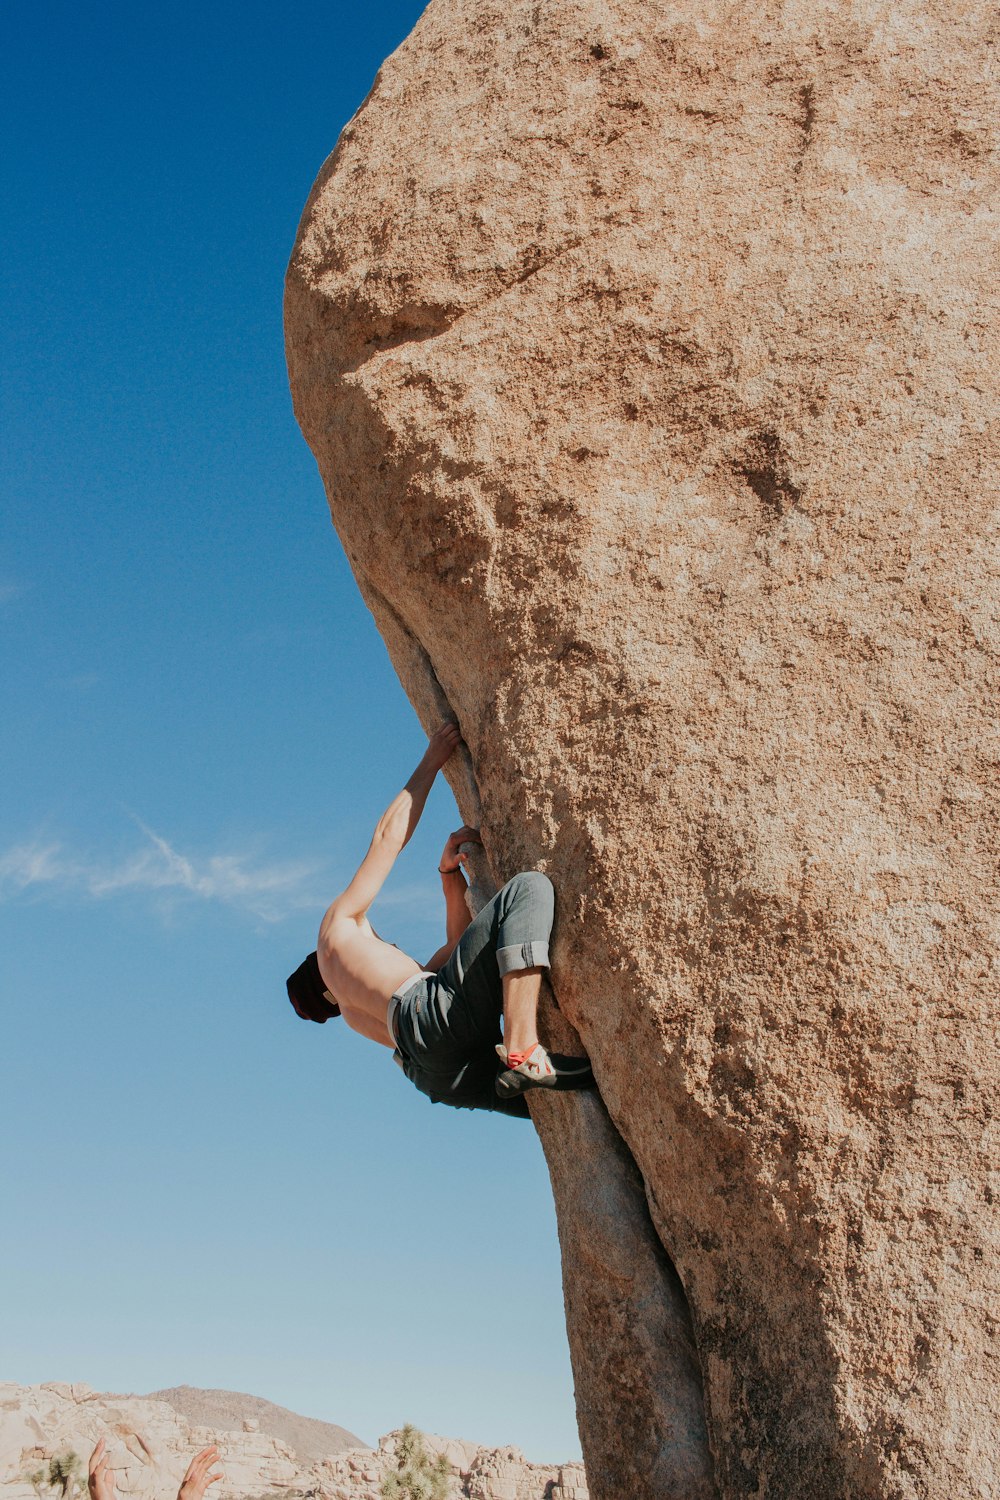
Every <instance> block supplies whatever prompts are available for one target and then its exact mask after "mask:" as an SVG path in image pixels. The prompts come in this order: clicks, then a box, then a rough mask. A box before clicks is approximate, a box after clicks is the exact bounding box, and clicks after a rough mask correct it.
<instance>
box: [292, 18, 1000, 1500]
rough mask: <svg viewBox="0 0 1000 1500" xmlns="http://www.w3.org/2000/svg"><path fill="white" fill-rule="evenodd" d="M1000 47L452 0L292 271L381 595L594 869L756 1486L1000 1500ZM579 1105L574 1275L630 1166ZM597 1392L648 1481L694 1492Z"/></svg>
mask: <svg viewBox="0 0 1000 1500" xmlns="http://www.w3.org/2000/svg"><path fill="white" fill-rule="evenodd" d="M995 26H996V19H995V9H994V8H993V7H990V6H986V5H979V4H975V3H970V4H962V5H959V6H956V5H954V4H952V3H950V0H948V3H945V0H923V3H908V0H902V3H899V0H895V3H889V0H865V3H855V4H848V3H846V0H830V3H823V4H821V3H819V0H812V3H801V4H800V3H789V4H785V5H782V6H780V7H777V6H764V7H762V6H760V5H758V4H750V3H749V0H735V3H728V0H727V3H726V4H725V5H723V4H722V3H721V0H706V3H703V4H698V5H695V4H694V3H693V0H684V3H678V4H656V3H654V4H641V5H640V4H639V3H638V0H632V3H629V4H601V5H597V4H586V3H580V4H571V3H566V0H554V3H552V4H548V5H544V6H539V5H536V4H535V3H534V0H532V3H531V4H528V3H525V0H504V4H502V5H500V4H493V3H486V0H432V3H431V4H430V6H429V7H428V9H427V10H426V11H425V13H424V15H423V16H422V18H421V20H420V21H419V23H418V24H417V26H416V28H415V30H414V31H413V33H412V34H411V36H410V37H409V38H408V39H407V40H406V41H405V42H404V44H403V45H402V46H401V47H400V48H399V49H398V51H397V52H396V53H394V54H393V56H392V57H391V58H390V59H389V60H388V62H387V63H386V64H385V65H384V67H383V68H382V70H381V72H380V74H379V76H378V78H377V80H376V83H375V86H374V88H373V90H372V92H371V94H370V95H369V97H368V99H367V100H366V101H365V103H364V105H363V106H362V108H361V109H360V110H359V111H358V113H357V115H356V116H355V117H354V119H353V120H352V121H351V123H350V124H349V125H348V126H347V128H346V129H345V130H344V131H343V133H342V136H341V139H340V141H339V143H338V145H337V149H336V151H335V152H334V154H333V155H332V156H331V157H330V159H329V160H328V161H327V163H326V165H325V166H324V167H323V170H322V172H321V173H320V176H319V179H318V181H317V183H316V186H315V188H314V190H313V193H312V195H311V197H310V199H309V203H308V205H307V207H306V210H305V213H304V216H303V220H302V224H301V227H300V232H299V237H298V240H297V242H296V245H295V250H294V254H293V257H292V263H291V267H290V270H289V277H288V285H287V303H286V319H287V324H286V326H287V339H288V355H289V367H290V372H291V380H292V388H293V395H294V399H295V407H296V412H297V415H298V417H299V420H300V422H301V424H302V427H303V430H304V432H305V434H306V436H307V438H308V440H309V442H310V444H311V446H312V448H313V450H314V452H315V454H316V457H317V460H318V462H319V465H320V469H321V471H322V474H323V477H324V480H325V483H326V486H327V491H328V494H329V498H330V504H331V509H332V512H333V516H334V520H335V523H336V526H337V529H338V531H339V533H340V536H341V538H342V540H343V543H344V546H345V548H346V551H347V554H348V556H349V558H350V560H351V563H352V566H353V567H354V570H355V574H356V576H357V578H358V582H359V586H360V587H361V589H362V592H363V594H364V596H365V598H366V600H367V601H368V603H369V605H370V606H371V608H372V610H373V613H374V615H375V618H376V620H377V622H378V624H379V627H380V629H381V630H382V632H383V634H384V636H385V638H386V641H387V644H388V646H389V649H390V652H391V654H392V656H393V660H394V662H395V664H396V666H397V669H398V671H399V673H400V676H401V678H402V680H403V683H404V685H405V686H406V688H407V690H408V692H409V693H410V695H411V697H412V698H413V700H414V702H415V703H416V704H417V706H418V708H419V709H420V710H421V713H422V714H423V716H424V718H425V721H426V722H427V723H428V724H430V722H431V721H432V720H433V719H434V717H435V716H436V715H440V713H441V712H442V711H444V710H450V711H451V712H453V713H454V714H455V715H456V716H457V717H458V719H459V721H460V723H461V727H462V731H463V734H464V736H465V739H466V741H467V743H468V746H469V752H470V758H469V761H468V763H467V765H466V766H465V767H464V768H462V769H461V770H460V772H459V773H458V774H457V775H456V778H455V782H454V784H455V786H456V790H457V791H458V793H459V796H460V799H461V802H462V807H463V812H464V813H465V815H466V816H467V817H470V818H472V817H480V816H481V819H482V823H483V828H484V834H485V838H486V842H487V847H488V849H489V851H490V856H491V861H492V872H493V876H494V878H495V879H497V880H502V879H505V878H506V877H508V876H509V875H510V874H512V873H513V872H514V871H516V870H517V869H519V868H522V867H532V866H539V867H542V868H544V869H546V870H547V871H548V872H549V873H550V874H551V875H552V876H553V879H554V881H555V884H556V888H557V891H558V898H559V906H558V937H557V942H556V946H555V964H554V973H553V980H554V989H555V992H556V995H557V998H558V1002H559V1005H560V1007H561V1010H562V1013H563V1016H564V1017H565V1018H566V1019H567V1021H568V1022H570V1023H572V1025H573V1026H574V1027H575V1028H576V1029H577V1031H578V1032H579V1034H580V1036H581V1037H582V1039H583V1042H584V1043H585V1045H586V1047H587V1049H588V1050H589V1052H590V1054H591V1056H592V1057H593V1059H594V1064H595V1070H596V1073H597V1075H598V1078H599V1080H600V1084H601V1091H602V1096H603V1100H604V1102H605V1104H606V1106H607V1109H608V1111H609V1113H610V1116H611V1119H612V1120H613V1122H614V1126H615V1127H616V1128H617V1131H618V1132H620V1135H621V1138H622V1139H623V1140H624V1142H625V1143H627V1147H628V1152H629V1153H631V1156H632V1157H633V1158H634V1161H635V1163H636V1165H637V1167H638V1171H639V1173H640V1174H641V1180H642V1182H643V1184H644V1187H645V1197H646V1198H647V1199H648V1205H649V1211H650V1214H651V1217H652V1222H653V1223H654V1224H655V1227H656V1231H657V1234H658V1237H659V1239H660V1241H661V1244H662V1246H663V1248H664V1250H665V1251H666V1253H667V1255H668V1256H669V1259H670V1261H672V1263H673V1265H674V1266H675V1267H676V1270H677V1272H678V1273H679V1276H680V1280H681V1282H682V1283H683V1287H684V1290H685V1292H686V1295H687V1300H688V1302H689V1304H690V1310H691V1316H692V1319H693V1329H694V1337H695V1342H696V1348H697V1357H698V1365H699V1368H700V1375H701V1377H702V1378H703V1381H704V1392H705V1404H706V1417H707V1426H708V1433H709V1440H710V1446H711V1451H712V1456H713V1459H714V1465H715V1482H716V1483H717V1486H718V1491H719V1493H720V1494H722V1495H725V1496H727V1497H736V1496H747V1497H749V1496H763V1495H767V1496H768V1497H772V1500H773V1497H779V1496H787V1497H789V1500H791V1497H796V1500H798V1497H801V1496H803V1495H809V1496H811V1497H815V1500H826V1497H830V1500H833V1497H847V1496H850V1497H852V1500H853V1497H862V1496H863V1497H866V1500H867V1497H880V1500H881V1497H890V1496H891V1497H900V1500H903V1497H907V1500H908V1497H914V1500H915V1497H918V1496H919V1497H934V1500H938V1497H940V1500H952V1497H957V1496H963V1497H964V1496H973V1495H975V1496H980V1495H995V1494H997V1493H998V1481H997V1478H996V1473H995V1469H994V1464H995V1457H994V1455H995V1448H996V1442H995V1434H996V1432H997V1430H998V1428H1000V1421H998V1418H1000V1411H998V1394H997V1361H996V1353H995V1349H994V1348H993V1345H992V1343H991V1340H992V1339H993V1337H994V1334H995V1328H996V1323H995V1319H996V1316H997V1307H998V1305H1000V1299H998V1296H997V1290H998V1289H997V1285H996V1281H997V1274H998V1271H997V1268H998V1265H1000V1257H998V1254H997V1231H996V1220H995V1217H994V1194H995V1193H996V1192H997V1191H1000V1183H998V1182H997V1177H996V1163H997V1160H998V1151H997V1142H996V1138H995V1136H994V1135H993V1134H992V1133H991V1132H992V1129H993V1126H992V1120H993V1112H994V1107H995V1096H996V1081H997V1062H996V1050H995V1045H996V1014H997V989H998V965H997V948H998V921H997V885H996V879H997V877H996V848H997V844H996V828H997V817H996V813H997V807H996V801H997V763H998V759H1000V757H998V749H997V747H998V738H997V732H996V716H995V703H996V690H997V681H996V673H995V663H996V651H997V637H998V621H1000V601H998V547H997V493H998V486H997V482H996V430H997V428H996V415H997V402H996V386H997V377H998V369H1000V359H998V349H997V328H998V320H997V298H996V285H997V267H998V259H997V255H996V230H997V214H996V205H997V172H996V160H997V158H996V153H995V144H996V143H995V127H996V122H997V120H998V118H1000V110H998V104H997V98H996V80H997V78H998V76H1000V70H998V69H997V66H996V63H995V60H994V59H995V50H996V49H995V44H996V30H995ZM551 1103H552V1106H553V1108H552V1110H549V1111H547V1115H548V1118H546V1112H544V1111H543V1106H541V1105H540V1106H539V1107H538V1111H537V1113H538V1120H539V1124H540V1126H541V1128H542V1132H543V1137H544V1138H545V1139H546V1142H547V1146H548V1147H549V1159H550V1163H552V1164H553V1182H554V1188H555V1193H556V1201H557V1206H558V1208H559V1210H560V1215H561V1221H562V1222H561V1231H560V1232H561V1235H562V1236H563V1240H564V1245H565V1243H566V1241H567V1236H568V1237H570V1238H572V1235H573V1230H574V1224H573V1216H574V1215H575V1214H576V1212H577V1210H576V1208H575V1207H574V1205H575V1204H578V1203H579V1201H580V1199H581V1196H582V1194H583V1193H584V1191H585V1188H586V1183H587V1180H588V1178H589V1179H590V1180H591V1181H592V1182H593V1183H594V1184H595V1191H597V1192H598V1193H600V1192H601V1191H602V1179H603V1177H604V1174H610V1175H609V1176H608V1178H607V1180H608V1182H609V1183H610V1181H611V1179H612V1178H614V1179H615V1180H618V1178H619V1177H620V1172H619V1167H618V1165H617V1164H616V1163H615V1162H614V1161H613V1160H611V1161H610V1163H609V1160H608V1159H606V1158H605V1156H604V1155H603V1154H602V1153H601V1152H600V1151H599V1150H596V1149H595V1151H594V1154H593V1155H591V1156H587V1155H586V1154H581V1153H573V1152H571V1151H569V1150H567V1151H565V1152H564V1153H563V1154H562V1157H561V1158H559V1156H558V1153H556V1154H555V1155H554V1154H553V1151H552V1149H551V1137H552V1134H553V1131H555V1130H556V1129H557V1128H558V1126H559V1121H558V1120H557V1119H556V1117H555V1114H554V1110H555V1109H556V1108H557V1107H558V1108H562V1107H563V1103H562V1101H551ZM583 1107H584V1106H580V1108H583ZM455 1128H456V1129H461V1128H462V1121H461V1118H460V1117H456V1120H455ZM565 1128H566V1130H567V1131H568V1130H569V1128H570V1127H569V1126H568V1125H567V1126H566V1127H565ZM578 1139H580V1140H581V1141H582V1140H586V1135H585V1134H582V1135H580V1136H579V1137H578ZM611 1155H612V1158H613V1153H612V1154H611ZM633 1201H634V1200H633ZM576 1264H577V1265H579V1262H577V1263H576ZM591 1270H592V1271H593V1273H594V1274H595V1275H600V1274H606V1275H608V1276H609V1277H610V1278H612V1279H611V1280H609V1282H608V1285H612V1283H613V1273H612V1271H611V1270H610V1268H609V1267H605V1270H604V1272H601V1271H600V1267H599V1266H598V1265H597V1264H596V1263H594V1264H593V1265H592V1266H591ZM576 1274H577V1273H576V1272H573V1271H572V1270H571V1271H570V1273H569V1282H570V1296H569V1298H568V1311H569V1314H570V1317H569V1328H570V1340H571V1347H572V1350H573V1356H574V1365H575V1368H576V1369H577V1371H578V1378H579V1372H580V1371H582V1370H586V1371H588V1373H587V1380H588V1381H589V1380H591V1378H592V1377H593V1378H595V1379H596V1378H597V1376H596V1375H595V1374H594V1370H593V1365H594V1358H593V1349H594V1348H595V1347H599V1343H600V1340H601V1337H602V1328H601V1326H600V1321H599V1320H598V1319H595V1321H594V1322H593V1323H588V1319H589V1318H590V1316H591V1314H590V1313H589V1312H586V1310H585V1311H584V1313H583V1314H580V1312H579V1309H580V1308H584V1307H585V1290H586V1289H585V1288H584V1286H583V1285H582V1284H579V1283H575V1282H574V1281H573V1277H574V1276H575V1275H576ZM579 1274H582V1271H581V1272H580V1273H579ZM664 1305H665V1304H664V1303H663V1302H662V1300H661V1301H658V1302H657V1304H656V1310H655V1312H654V1314H653V1319H654V1321H655V1320H656V1319H658V1318H661V1315H662V1314H663V1307H664ZM647 1313H648V1309H644V1308H643V1307H642V1306H641V1305H638V1304H636V1305H635V1307H634V1309H633V1313H632V1316H633V1317H634V1330H635V1334H634V1339H632V1341H631V1347H632V1351H633V1356H634V1359H633V1363H632V1365H631V1368H630V1369H628V1370H625V1371H623V1370H622V1369H621V1368H619V1367H618V1366H617V1365H616V1364H615V1363H614V1362H609V1366H608V1368H607V1370H606V1377H605V1379H606V1383H605V1387H604V1388H605V1393H606V1399H607V1403H608V1405H609V1409H610V1410H612V1411H617V1412H618V1413H619V1414H620V1415H621V1417H622V1421H623V1423H624V1419H625V1416H626V1408H627V1402H626V1401H625V1399H624V1395H623V1392H624V1390H625V1389H626V1388H627V1381H628V1380H632V1381H633V1382H635V1381H636V1380H638V1381H640V1382H641V1380H642V1379H643V1378H644V1374H643V1372H645V1371H648V1372H649V1380H650V1381H651V1382H655V1381H657V1380H659V1379H660V1378H661V1376H660V1375H657V1374H656V1373H655V1369H654V1366H653V1365H651V1364H650V1363H649V1358H648V1350H647V1349H644V1347H643V1341H642V1334H643V1330H644V1329H645V1328H646V1327H647V1326H648V1318H647ZM626 1342H628V1340H626ZM588 1361H589V1362H590V1364H589V1367H588V1365H587V1362H588ZM623 1374H624V1376H625V1378H626V1386H625V1387H623V1385H622V1376H623ZM672 1378H674V1379H676V1380H679V1381H680V1382H681V1386H682V1387H683V1389H682V1404H683V1405H684V1407H685V1409H686V1410H688V1411H690V1410H692V1405H691V1403H692V1400H693V1399H694V1394H696V1393H693V1392H692V1389H691V1387H690V1385H687V1386H684V1382H683V1379H682V1377H681V1375H680V1373H679V1371H678V1370H677V1369H676V1368H675V1369H674V1372H673V1376H672ZM650 1397H651V1400H654V1401H658V1402H660V1403H661V1407H662V1409H663V1410H667V1408H668V1407H669V1402H670V1400H671V1394H670V1392H669V1391H663V1390H659V1391H651V1392H650ZM589 1400H590V1398H588V1403H589ZM616 1402H618V1403H619V1404H618V1405H617V1406H616V1405H615V1403H616ZM580 1409H581V1416H582V1421H581V1434H582V1440H583V1444H584V1454H585V1457H586V1459H587V1462H588V1467H589V1468H590V1470H591V1484H592V1491H593V1493H594V1494H595V1495H597V1496H598V1497H599V1500H619V1497H620V1496H621V1495H623V1494H625V1493H628V1494H629V1495H631V1496H635V1497H636V1500H643V1497H645V1496H647V1495H648V1496H650V1497H652V1496H653V1495H654V1494H655V1495H657V1496H661V1495H663V1494H664V1493H665V1492H664V1491H663V1490H662V1489H660V1490H657V1489H655V1487H654V1486H653V1483H652V1481H650V1482H648V1483H647V1485H646V1487H645V1488H643V1487H642V1485H641V1483H639V1481H637V1480H636V1478H635V1475H634V1473H633V1471H632V1469H631V1468H630V1459H629V1455H628V1452H627V1445H626V1444H625V1442H624V1441H623V1442H621V1443H620V1444H619V1446H618V1449H617V1451H616V1449H615V1446H614V1436H613V1432H612V1431H611V1430H610V1428H611V1424H609V1423H608V1422H604V1423H603V1424H602V1423H599V1422H597V1421H596V1420H594V1419H592V1418H591V1417H590V1416H589V1415H588V1410H589V1404H581V1408H580ZM681 1426H683V1424H681ZM678 1430H680V1429H678ZM693 1434H694V1428H693V1427H690V1428H689V1435H692V1436H693ZM609 1445H610V1446H609ZM692 1451H693V1450H692ZM616 1465H617V1472H618V1473H619V1475H620V1476H624V1480H623V1483H622V1486H621V1488H619V1489H618V1490H617V1491H616V1490H615V1488H614V1483H613V1481H610V1480H607V1479H606V1478H605V1479H601V1480H599V1481H595V1478H594V1476H595V1475H598V1474H600V1475H604V1476H607V1475H608V1474H613V1473H614V1472H615V1469H616ZM624 1481H627V1482H624ZM636 1484H638V1487H635V1485H636ZM630 1486H631V1487H630Z"/></svg>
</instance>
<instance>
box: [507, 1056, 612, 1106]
mask: <svg viewBox="0 0 1000 1500" xmlns="http://www.w3.org/2000/svg"><path fill="white" fill-rule="evenodd" d="M497 1055H498V1057H499V1058H500V1061H501V1062H502V1063H503V1064H504V1067H503V1068H501V1070H500V1072H499V1073H498V1074H497V1081H496V1091H497V1093H498V1094H499V1096H500V1098H501V1099H511V1098H513V1097H514V1095H515V1094H523V1093H524V1092H525V1090H526V1089H536V1088H543V1089H555V1090H556V1092H557V1093H564V1092H566V1091H567V1090H570V1089H593V1088H596V1087H597V1084H596V1082H595V1080H594V1073H593V1069H592V1068H591V1066H590V1058H589V1057H567V1056H566V1055H565V1054H564V1053H562V1052H546V1050H545V1048H544V1047H543V1046H542V1045H541V1043H540V1042H539V1043H538V1045H537V1046H536V1047H535V1048H534V1049H533V1051H531V1052H530V1053H529V1054H528V1056H527V1057H526V1058H524V1059H523V1061H521V1062H520V1063H519V1064H518V1066H516V1067H512V1066H511V1063H510V1058H509V1056H508V1054H507V1049H506V1048H505V1047H497Z"/></svg>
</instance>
